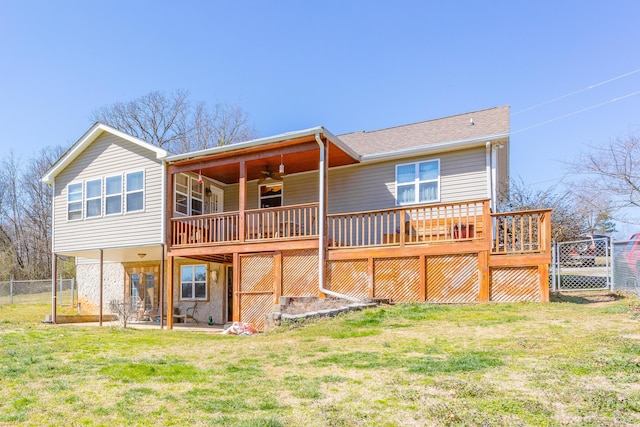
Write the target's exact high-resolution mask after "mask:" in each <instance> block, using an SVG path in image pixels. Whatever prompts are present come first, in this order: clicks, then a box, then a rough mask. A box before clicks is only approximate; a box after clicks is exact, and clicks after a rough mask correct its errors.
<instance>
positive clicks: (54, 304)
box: [51, 252, 58, 323]
mask: <svg viewBox="0 0 640 427" xmlns="http://www.w3.org/2000/svg"><path fill="white" fill-rule="evenodd" d="M51 272H52V276H51V322H53V323H57V321H58V320H57V317H58V312H57V309H58V289H57V288H58V286H57V280H56V277H58V255H57V254H56V253H55V252H54V253H53V257H52V258H51Z"/></svg>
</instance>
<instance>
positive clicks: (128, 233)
mask: <svg viewBox="0 0 640 427" xmlns="http://www.w3.org/2000/svg"><path fill="white" fill-rule="evenodd" d="M162 169H163V164H162V162H161V161H160V160H158V159H156V154H155V153H154V152H152V151H150V150H148V149H145V148H143V147H140V146H138V145H136V144H133V143H131V142H129V141H126V140H123V139H120V138H118V137H116V136H114V135H111V134H108V133H103V134H102V135H101V136H100V137H99V138H98V139H96V140H95V141H94V142H93V143H92V144H91V145H90V146H89V147H87V148H86V149H85V150H84V152H82V153H81V154H80V155H79V156H78V157H77V158H76V159H74V161H73V162H72V163H71V164H70V165H69V166H67V167H66V168H65V169H64V170H63V171H62V172H61V173H60V174H58V176H56V178H55V194H54V251H55V252H57V253H62V252H70V251H79V250H88V249H107V248H117V247H125V246H142V245H151V244H159V243H162V227H163V224H162V199H163V197H164V195H163V194H162ZM140 170H143V171H144V211H142V212H135V213H124V206H123V213H122V214H120V215H113V216H107V217H104V216H103V217H96V218H88V219H85V218H84V215H85V214H86V212H85V208H86V206H85V205H84V203H83V219H81V220H75V221H68V220H67V185H68V184H70V183H76V182H84V181H86V180H91V179H97V178H103V179H104V177H105V176H111V175H116V174H123V173H126V172H135V171H140ZM125 180H126V178H125V176H124V175H123V184H124V182H125ZM123 187H124V186H123ZM102 191H103V207H102V211H103V214H104V181H103V190H102ZM83 196H86V190H85V189H84V186H83ZM125 197H126V195H125V192H124V188H123V193H122V198H123V201H124V198H125Z"/></svg>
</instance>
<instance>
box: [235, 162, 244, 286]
mask: <svg viewBox="0 0 640 427" xmlns="http://www.w3.org/2000/svg"><path fill="white" fill-rule="evenodd" d="M246 207H247V164H246V163H245V161H244V160H240V179H239V180H238V239H239V240H240V242H244V240H245V236H246V231H245V230H246V222H245V213H244V211H245V210H246ZM235 277H236V275H234V281H235Z"/></svg>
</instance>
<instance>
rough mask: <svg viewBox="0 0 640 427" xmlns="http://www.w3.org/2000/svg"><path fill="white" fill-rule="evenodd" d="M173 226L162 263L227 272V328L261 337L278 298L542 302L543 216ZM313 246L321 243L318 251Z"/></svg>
mask: <svg viewBox="0 0 640 427" xmlns="http://www.w3.org/2000/svg"><path fill="white" fill-rule="evenodd" d="M244 212H245V213H244V218H241V217H240V215H239V213H238V212H225V213H221V214H214V215H201V216H197V217H180V218H173V219H171V246H170V248H169V256H170V257H175V256H183V257H190V258H195V259H201V260H208V261H217V262H226V263H229V264H231V265H233V267H234V271H236V272H237V273H235V276H234V309H233V313H234V318H235V320H242V321H248V322H251V323H253V324H254V325H256V326H257V327H258V328H260V327H261V326H262V325H263V322H264V316H265V314H266V313H269V310H271V308H272V306H273V304H274V303H277V301H278V299H279V297H280V296H309V295H314V296H317V295H321V296H322V293H320V292H319V285H320V284H319V274H318V260H319V250H325V251H326V252H325V253H326V256H325V264H324V265H325V266H326V267H325V269H326V277H325V287H326V288H327V289H329V290H331V291H333V292H338V293H342V294H347V295H350V296H352V297H356V298H388V299H391V300H392V301H427V302H434V303H466V302H487V301H502V302H511V301H538V302H546V301H548V298H549V290H548V274H549V263H550V261H551V239H550V235H551V225H550V219H551V210H534V211H521V212H506V213H491V211H490V208H489V201H488V200H479V201H470V202H464V203H445V204H438V205H425V206H410V207H398V208H392V209H385V210H378V211H371V212H350V213H340V214H330V215H327V216H326V223H325V224H326V226H325V230H326V233H325V239H320V238H319V235H318V232H319V230H320V229H321V227H320V223H319V221H320V218H321V215H320V213H319V206H318V204H317V203H310V204H304V205H295V206H284V207H278V208H269V209H260V210H246V211H244ZM320 242H323V243H322V244H321V243H320Z"/></svg>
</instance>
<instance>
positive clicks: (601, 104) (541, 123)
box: [511, 90, 640, 135]
mask: <svg viewBox="0 0 640 427" xmlns="http://www.w3.org/2000/svg"><path fill="white" fill-rule="evenodd" d="M638 94H640V90H637V91H635V92H631V93H628V94H626V95H623V96H619V97H617V98H613V99H610V100H608V101H605V102H601V103H599V104H595V105H592V106H590V107H587V108H583V109H582V110H578V111H574V112H573V113H569V114H565V115H563V116H559V117H556V118H553V119H550V120H545V121H544V122H540V123H537V124H535V125H531V126H527V127H526V128H522V129H518V130H517V131H514V132H511V135H514V134H516V133H520V132H522V131H525V130H529V129H533V128H537V127H538V126H542V125H546V124H547V123H551V122H555V121H558V120H562V119H566V118H567V117H571V116H575V115H576V114H580V113H584V112H585V111H589V110H593V109H594V108H598V107H602V106H603V105H607V104H611V103H612V102H616V101H620V100H622V99H625V98H629V97H632V96H635V95H638Z"/></svg>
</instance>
